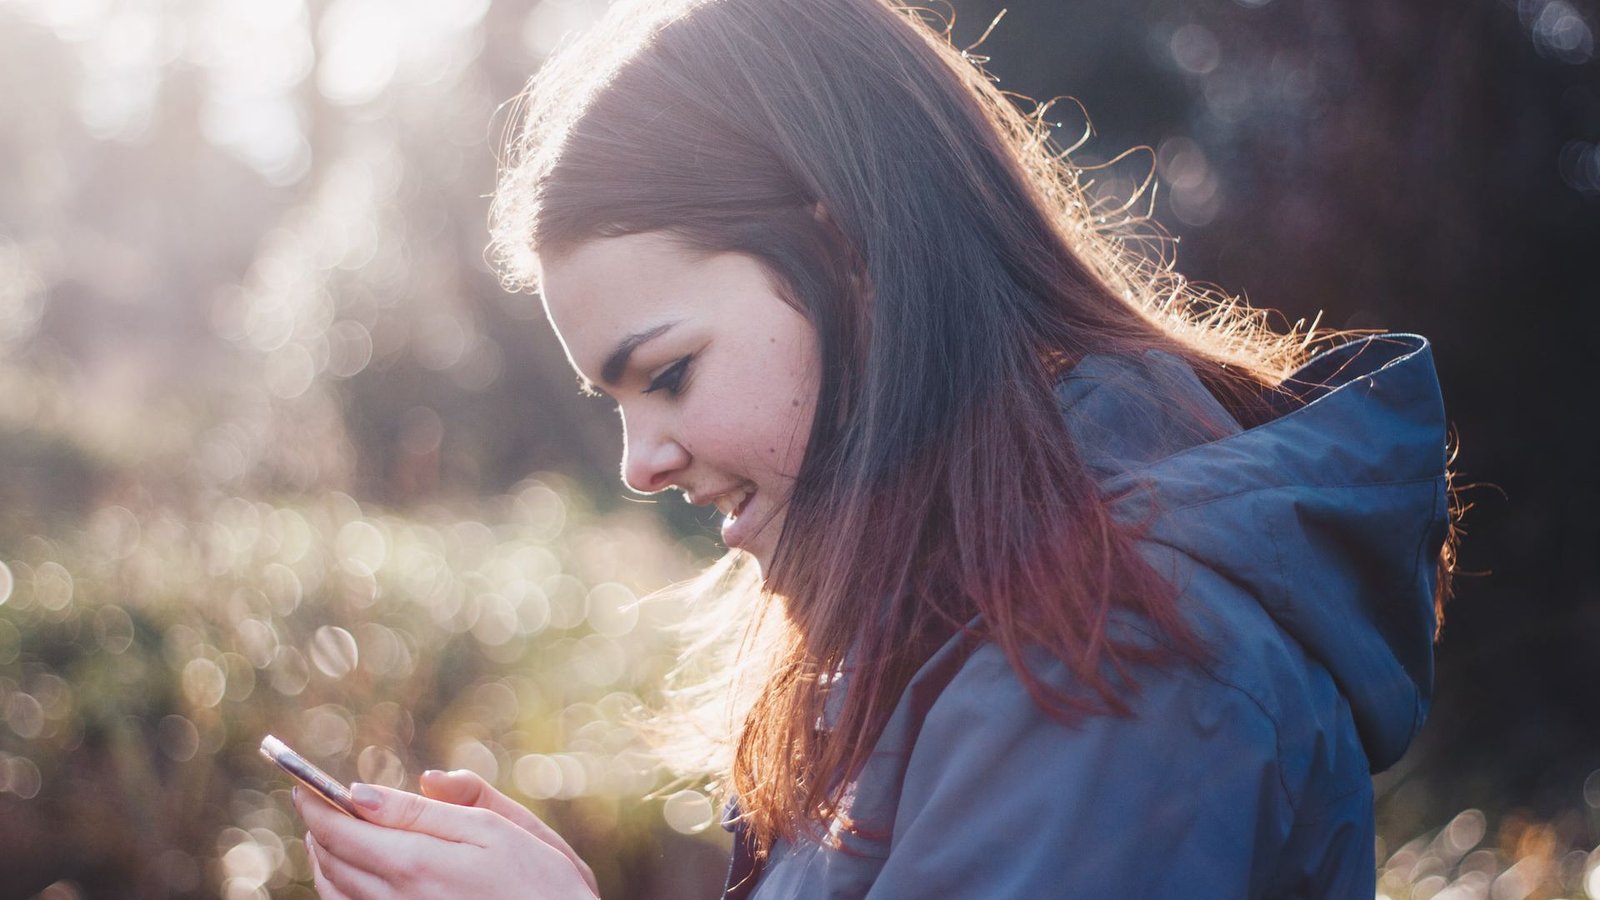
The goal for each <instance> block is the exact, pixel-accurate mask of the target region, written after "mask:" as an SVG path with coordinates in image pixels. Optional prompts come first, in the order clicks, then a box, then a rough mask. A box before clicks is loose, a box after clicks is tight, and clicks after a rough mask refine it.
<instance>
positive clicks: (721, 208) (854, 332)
mask: <svg viewBox="0 0 1600 900" xmlns="http://www.w3.org/2000/svg"><path fill="white" fill-rule="evenodd" d="M524 102H525V103H526V105H527V108H526V111H525V113H524V114H523V117H522V119H521V122H522V124H521V128H520V130H519V132H518V134H517V136H516V138H515V140H514V142H513V144H512V147H511V150H510V155H509V158H508V159H507V160H506V164H505V166H504V168H503V170H502V174H501V181H500V185H499V189H498V191H497V193H496V197H495V202H494V212H493V232H494V245H493V252H494V254H495V257H496V260H497V262H498V263H499V264H500V266H501V270H502V271H503V272H504V273H505V277H506V280H507V281H508V283H509V284H510V285H511V286H513V287H537V285H536V283H535V282H536V277H537V276H536V274H535V273H536V266H535V265H533V262H534V256H533V254H543V253H559V252H561V251H562V250H564V249H569V248H571V247H573V246H574V245H576V244H578V243H581V242H583V241H585V240H590V239H593V238H596V237H601V236H611V235H621V234H629V233H637V232H646V231H656V230H664V231H669V232H671V233H673V234H675V235H677V236H678V237H680V238H681V239H683V240H684V241H686V242H688V243H689V244H690V245H692V246H695V247H700V248H704V249H705V250H707V251H712V252H719V251H732V252H739V253H745V254H749V255H751V256H753V257H755V258H756V259H758V260H760V261H761V262H763V263H764V264H765V265H766V266H767V268H768V269H769V270H770V272H771V273H772V274H773V276H774V281H775V283H776V284H778V285H779V289H780V291H782V292H783V294H784V295H785V297H786V299H787V300H788V301H789V302H790V303H792V304H793V305H794V306H795V307H796V308H797V309H799V310H800V311H802V312H803V313H804V314H805V315H806V316H807V317H808V319H809V320H810V322H811V323H812V325H813V326H814V327H815V328H816V332H817V337H818V344H819V349H820V355H821V379H820V387H819V394H818V398H817V407H816V409H817V413H816V416H815V419H814V422H813V425H812V430H811V434H810V438H809V444H808V446H807V451H806V455H805V460H804V463H803V465H802V467H801V471H800V472H799V473H798V476H797V480H796V482H795V487H794V490H793V493H792V496H791V499H790V505H789V508H788V511H787V518H786V522H785V526H784V531H783V534H782V538H781V540H780V543H779V546H778V548H777V550H776V553H775V558H774V559H773V561H772V563H771V566H770V571H768V572H766V573H765V583H764V584H761V583H760V582H759V581H758V580H753V579H751V578H750V577H749V573H748V571H747V572H746V573H745V576H744V577H742V578H741V577H740V576H739V572H738V566H737V563H738V560H737V559H736V558H730V559H728V560H725V561H724V563H723V565H721V566H719V567H718V568H717V570H716V571H715V572H713V573H712V574H711V575H710V576H708V581H707V584H709V585H711V587H709V588H708V590H710V591H711V592H713V593H716V594H718V595H719V596H721V597H722V598H723V599H724V600H725V601H727V602H726V603H724V604H721V605H718V606H716V607H714V608H713V610H712V611H711V612H709V613H708V618H711V619H713V620H714V621H716V622H718V623H721V624H723V625H726V624H727V623H729V622H733V623H735V624H734V627H735V628H736V629H737V634H736V637H740V638H742V640H736V641H733V642H732V643H728V642H724V643H721V644H718V643H715V642H710V643H707V644H704V645H702V646H701V649H705V650H706V651H707V652H708V653H710V654H711V656H710V657H709V658H710V659H712V660H714V661H715V662H713V663H712V664H710V665H707V664H705V663H704V662H703V661H702V662H701V663H700V667H699V668H698V669H696V668H695V664H694V662H693V660H691V663H690V665H689V667H688V671H691V672H699V673H700V674H702V675H711V676H716V675H717V674H719V673H717V672H715V671H710V672H708V671H707V670H708V669H716V668H717V667H718V666H720V665H722V664H731V663H732V662H734V656H729V655H723V656H718V655H716V654H717V653H719V652H721V653H724V654H727V653H729V652H732V651H729V649H728V648H730V647H733V648H735V651H736V652H735V653H734V655H736V656H737V658H738V661H739V662H740V667H739V668H738V669H737V671H738V672H739V673H740V678H739V679H735V680H737V681H738V682H739V684H741V685H742V686H743V688H744V691H743V692H742V693H737V694H735V695H729V694H726V693H722V694H720V695H719V696H717V697H715V698H712V699H709V700H708V702H710V703H714V704H716V705H715V706H713V707H711V708H712V709H714V710H717V711H719V712H720V713H721V714H723V715H727V714H728V712H729V711H730V710H731V713H732V718H731V720H724V721H725V723H726V726H727V727H726V728H725V729H723V735H722V736H725V737H726V740H725V741H723V742H722V745H723V746H726V747H727V748H728V749H729V751H730V752H731V758H724V760H723V764H724V765H725V766H726V767H727V768H726V771H725V774H726V775H727V776H728V782H729V783H730V784H731V787H732V789H733V790H735V791H736V792H737V794H738V796H739V799H740V805H741V808H742V810H743V812H744V814H745V815H746V816H747V818H748V826H749V829H750V833H751V834H752V835H753V836H754V837H755V838H756V840H757V842H758V844H759V845H760V846H761V847H763V848H764V847H766V846H768V845H769V844H770V842H771V840H772V839H773V838H775V837H783V838H786V839H793V838H794V837H795V836H796V835H797V834H798V833H801V832H806V833H811V834H816V833H818V832H819V831H820V829H821V827H822V826H823V825H824V823H827V822H828V821H830V820H831V819H833V818H835V817H843V816H847V814H848V810H847V809H844V808H842V800H841V797H842V792H843V789H844V787H845V784H846V782H847V781H848V780H849V778H850V776H851V774H852V773H855V772H857V771H859V769H860V767H861V765H862V763H863V762H864V761H865V759H866V758H867V756H868V754H869V753H870V751H871V749H872V746H873V742H874V740H875V738H876V736H877V735H878V734H879V732H880V731H881V729H882V727H883V724H884V723H885V721H886V719H887V717H888V715H889V713H890V711H891V709H892V708H893V707H894V705H895V703H896V700H897V698H898V696H899V694H900V693H901V690H902V689H903V688H904V686H905V685H906V683H907V681H908V680H909V679H910V677H911V675H912V674H913V673H914V672H915V671H916V669H917V668H918V667H919V666H920V665H921V664H922V663H923V662H924V661H925V660H926V658H927V656H928V655H929V653H930V652H931V651H932V649H933V648H935V647H937V646H938V645H939V644H940V643H941V642H943V641H944V640H946V639H947V638H948V637H950V636H951V635H952V634H955V633H956V632H958V631H960V630H961V629H963V628H964V627H965V625H966V623H968V622H969V621H971V620H973V619H974V618H975V617H980V616H981V618H980V619H979V621H980V622H981V625H980V629H981V632H980V636H981V637H983V638H986V639H988V640H992V641H994V642H995V643H997V644H998V645H999V646H1000V647H1001V648H1003V650H1004V651H1005V653H1006V655H1007V657H1008V658H1009V659H1010V660H1011V663H1012V665H1013V666H1014V668H1015V669H1016V671H1017V672H1018V675H1019V677H1020V678H1021V679H1022V681H1023V683H1024V684H1025V685H1026V686H1027V688H1028V690H1029V692H1030V694H1031V695H1032V696H1033V698H1034V699H1035V701H1036V702H1037V703H1038V704H1039V705H1040V706H1041V707H1042V708H1043V709H1044V710H1046V711H1047V712H1049V713H1050V714H1052V715H1055V716H1057V717H1058V718H1061V719H1062V720H1065V721H1072V720H1074V719H1076V718H1078V717H1081V716H1084V715H1098V714H1121V713H1126V712H1127V710H1128V704H1127V696H1126V693H1127V691H1129V690H1132V689H1133V688H1131V687H1130V685H1133V684H1134V683H1135V681H1134V678H1133V677H1132V675H1133V672H1132V670H1133V668H1134V667H1136V666H1140V665H1146V664H1156V665H1173V664H1181V662H1182V661H1183V660H1185V659H1197V658H1200V657H1202V656H1203V655H1204V653H1205V652H1206V648H1204V647H1202V646H1201V645H1200V643H1199V642H1198V640H1197V638H1196V636H1195V634H1194V632H1193V631H1192V630H1191V629H1190V628H1189V626H1188V625H1187V624H1186V622H1185V619H1184V618H1183V616H1182V615H1181V613H1180V610H1179V606H1178V602H1177V597H1176V595H1175V592H1174V589H1173V587H1172V586H1171V585H1169V584H1167V583H1166V582H1165V581H1164V580H1163V579H1162V578H1161V577H1160V576H1159V575H1158V574H1157V573H1156V572H1154V571H1153V570H1152V569H1150V568H1149V567H1148V566H1147V565H1146V564H1145V563H1144V562H1143V561H1142V560H1141V558H1140V556H1139V555H1138V553H1137V552H1136V550H1135V540H1136V535H1134V534H1132V533H1129V531H1128V530H1127V529H1124V528H1121V527H1119V526H1118V525H1117V524H1115V523H1114V522H1113V520H1112V518H1111V515H1110V513H1109V511H1108V506H1107V503H1106V501H1105V499H1104V498H1103V497H1102V496H1101V495H1100V494H1099V492H1098V490H1097V487H1096V482H1095V481H1094V479H1093V478H1092V477H1091V475H1090V474H1089V473H1088V472H1087V471H1086V470H1085V467H1084V466H1083V465H1082V464H1081V462H1080V460H1079V458H1078V456H1077V454H1076V452H1075V450H1074V447H1073V445H1072V442H1071V441H1070V440H1069V439H1068V436H1067V432H1066V429H1065V425H1064V423H1063V420H1062V415H1061V412H1060V410H1059V409H1058V407H1057V403H1056V401H1055V399H1054V396H1053V393H1052V387H1053V385H1054V384H1055V382H1056V381H1057V379H1058V378H1059V376H1060V375H1061V374H1062V373H1063V372H1064V371H1065V370H1067V369H1069V368H1070V367H1072V366H1073V365H1074V364H1075V363H1076V362H1077V361H1078V360H1080V359H1082V358H1083V357H1085V356H1086V355H1088V354H1094V353H1123V354H1136V353H1139V352H1142V351H1146V350H1150V349H1160V350H1164V351H1167V352H1169V353H1173V354H1176V355H1178V356H1180V357H1182V358H1183V359H1185V360H1187V361H1188V362H1189V363H1190V364H1191V365H1192V366H1193V367H1194V369H1195V370H1196V372H1197V373H1198V374H1199V376H1200V377H1201V379H1202V380H1203V381H1204V382H1205V383H1206V384H1207V386H1208V387H1209V388H1211V390H1212V391H1213V392H1214V393H1216V394H1217V395H1218V397H1219V398H1220V399H1221V400H1222V401H1223V402H1224V404H1225V405H1227V406H1228V407H1229V408H1230V411H1232V412H1234V413H1235V414H1236V415H1237V417H1238V418H1239V419H1240V420H1241V421H1243V422H1245V423H1246V424H1247V425H1248V424H1250V423H1252V422H1254V421H1257V420H1258V419H1259V418H1260V416H1261V412H1260V409H1261V405H1260V404H1259V402H1258V401H1259V400H1260V397H1261V395H1262V391H1263V390H1270V389H1271V387H1272V386H1273V385H1275V384H1276V383H1277V382H1278V381H1279V380H1280V379H1281V378H1282V376H1283V375H1284V374H1286V373H1287V372H1288V371H1289V370H1290V369H1291V368H1292V367H1293V366H1294V365H1296V364H1298V363H1299V362H1300V361H1302V359H1303V358H1304V356H1305V353H1306V349H1305V348H1306V346H1307V341H1306V335H1304V334H1300V335H1292V334H1288V335H1286V334H1275V333H1274V332H1273V331H1272V330H1270V329H1269V328H1267V327H1266V326H1265V324H1264V322H1263V320H1262V317H1261V316H1260V315H1259V314H1257V313H1255V312H1252V311H1250V310H1248V309H1246V308H1244V307H1243V306H1241V305H1239V304H1237V303H1235V302H1233V301H1231V300H1229V299H1228V298H1225V297H1219V296H1215V295H1210V294H1207V293H1205V292H1201V291H1199V290H1196V289H1195V288H1193V287H1191V286H1189V285H1187V284H1185V283H1184V282H1183V281H1182V279H1181V278H1179V277H1178V276H1176V275H1175V274H1173V273H1172V272H1171V271H1170V267H1169V266H1166V265H1163V264H1162V263H1160V261H1159V260H1157V261H1151V260H1147V259H1145V258H1144V257H1142V256H1140V255H1139V254H1137V253H1135V252H1133V251H1132V250H1131V249H1130V248H1129V247H1128V246H1127V245H1126V243H1125V241H1124V240H1123V239H1122V238H1120V237H1119V236H1118V234H1119V233H1118V232H1117V231H1116V229H1115V228H1112V227H1110V226H1112V225H1114V224H1115V223H1108V222H1107V221H1106V216H1107V214H1108V210H1107V209H1106V208H1104V207H1103V206H1102V205H1099V204H1097V203H1096V202H1095V201H1094V199H1093V198H1091V197H1090V196H1089V195H1088V194H1087V193H1086V192H1085V190H1084V189H1083V187H1082V185H1081V182H1080V180H1079V171H1078V170H1077V169H1076V168H1075V167H1074V166H1073V165H1072V163H1071V162H1070V160H1069V159H1068V158H1067V156H1066V155H1065V154H1064V153H1062V152H1061V151H1059V149H1058V148H1056V147H1055V146H1054V145H1053V144H1052V143H1051V142H1050V141H1049V140H1048V139H1047V137H1046V130H1045V127H1044V123H1043V122H1042V117H1041V116H1039V115H1030V114H1027V113H1025V112H1023V111H1022V110H1021V109H1019V108H1018V107H1017V106H1016V105H1015V104H1014V103H1013V102H1012V101H1011V100H1010V99H1008V98H1007V97H1006V96H1005V95H1003V94H1002V93H1001V92H1000V91H999V90H997V89H996V87H995V86H994V84H993V83H992V81H991V80H990V79H989V78H988V76H986V75H985V73H983V72H982V71H981V69H980V68H979V67H978V66H977V65H975V64H974V63H973V61H972V60H971V59H969V58H968V57H967V56H966V55H965V54H963V53H961V52H960V51H958V50H956V49H954V48H953V47H952V46H951V45H950V43H949V40H948V38H947V35H946V34H945V33H944V32H942V31H940V30H937V29H935V28H933V27H931V26H930V25H929V24H928V23H927V22H926V21H924V19H923V18H922V17H921V15H920V14H919V13H917V12H915V11H912V10H909V9H903V8H899V7H896V6H894V5H891V4H890V3H887V2H883V0H644V2H623V3H619V4H617V5H616V6H614V7H613V8H612V10H611V11H610V12H609V14H608V16H607V17H606V19H605V21H603V22H602V23H601V24H600V25H598V26H597V27H595V28H594V29H593V30H592V31H590V32H588V33H587V34H586V35H585V36H584V37H583V38H582V39H581V40H580V41H579V42H578V43H575V44H573V45H571V46H570V47H567V48H566V49H564V50H563V51H561V52H559V53H558V54H557V55H556V56H555V57H553V58H552V59H551V60H549V61H548V62H547V63H546V64H545V67H544V69H542V70H541V72H540V73H539V75H538V76H536V78H535V80H534V82H533V83H532V85H531V87H530V90H529V92H528V93H527V95H526V96H525V97H524ZM735 556H736V555H735ZM730 603H731V604H732V605H734V606H735V607H737V608H738V609H737V612H738V615H737V616H735V617H732V618H730V617H728V615H727V612H726V611H727V609H728V608H729V604H730ZM1119 610H1120V611H1127V612H1131V613H1133V614H1136V615H1138V616H1141V617H1143V618H1144V619H1145V620H1147V621H1148V622H1150V623H1152V624H1153V625H1154V627H1155V630H1156V632H1157V633H1158V634H1159V635H1160V636H1161V638H1162V640H1161V643H1160V649H1159V650H1154V651H1153V650H1151V649H1149V648H1148V647H1140V646H1135V645H1132V644H1128V643H1124V642H1120V641H1118V640H1117V639H1115V638H1114V637H1113V636H1112V635H1111V634H1109V633H1108V629H1107V628H1106V624H1107V621H1108V618H1109V617H1110V616H1112V615H1113V613H1114V612H1117V611H1119ZM726 632H727V629H726V628H724V629H723V633H726ZM1029 645H1036V646H1042V647H1043V648H1045V649H1047V650H1048V651H1049V652H1051V653H1053V654H1054V655H1055V656H1057V657H1059V658H1060V659H1061V660H1062V661H1063V662H1064V663H1065V665H1066V666H1067V667H1068V668H1069V669H1070V671H1071V672H1072V673H1073V674H1074V675H1075V676H1076V678H1077V683H1078V684H1080V685H1081V690H1076V691H1066V692H1064V691H1060V690H1055V689H1051V688H1050V687H1048V686H1046V685H1044V684H1042V683H1041V682H1040V681H1039V680H1038V679H1037V678H1036V677H1034V676H1033V675H1032V674H1030V672H1029V669H1028V668H1027V667H1026V666H1025V665H1023V662H1022V660H1023V649H1024V648H1025V647H1027V646H1029ZM847 666H848V689H847V690H845V691H844V692H843V697H842V699H840V698H835V699H834V701H833V704H832V708H828V707H829V704H828V693H829V686H830V683H832V682H833V676H834V675H835V674H837V673H839V672H841V671H844V670H845V669H846V667H847ZM725 680H727V679H725ZM718 684H719V690H720V686H721V684H722V683H721V682H719V683H718ZM688 696H692V697H702V698H705V697H707V693H706V692H701V693H699V694H692V693H691V694H689V695H688ZM730 696H736V697H740V698H742V700H741V699H735V700H730V699H729V697H730ZM730 703H731V704H732V705H730ZM825 715H827V716H828V717H830V718H829V721H830V723H831V725H830V727H827V728H818V727H817V725H818V722H819V721H820V720H821V719H822V718H823V717H824V716H825ZM718 736H719V735H718V734H716V733H715V732H713V733H712V734H711V735H710V737H711V738H713V740H712V741H711V743H713V744H716V743H717V742H716V741H715V740H714V739H715V738H716V737H718Z"/></svg>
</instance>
